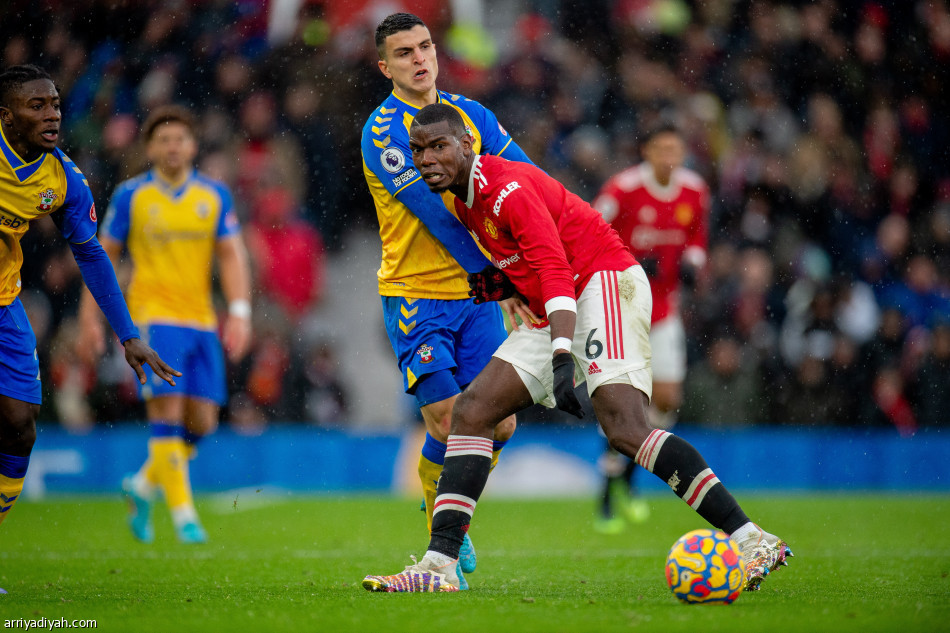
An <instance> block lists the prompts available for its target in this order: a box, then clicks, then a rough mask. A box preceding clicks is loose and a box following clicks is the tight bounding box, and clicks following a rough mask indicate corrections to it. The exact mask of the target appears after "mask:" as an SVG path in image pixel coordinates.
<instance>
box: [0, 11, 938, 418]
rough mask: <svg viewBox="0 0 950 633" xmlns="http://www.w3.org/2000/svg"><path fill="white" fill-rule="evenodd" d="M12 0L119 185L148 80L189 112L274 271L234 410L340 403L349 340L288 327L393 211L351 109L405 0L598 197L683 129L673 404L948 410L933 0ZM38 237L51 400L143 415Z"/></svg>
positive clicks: (20, 52)
mask: <svg viewBox="0 0 950 633" xmlns="http://www.w3.org/2000/svg"><path fill="white" fill-rule="evenodd" d="M5 5H6V6H5V9H3V10H2V11H3V12H5V13H6V16H5V18H4V19H0V42H3V49H2V51H0V54H2V63H3V65H4V66H7V65H11V64H18V63H27V62H32V63H37V64H39V65H41V66H44V67H45V68H47V69H48V70H49V71H50V73H51V74H52V75H53V77H54V79H55V80H56V82H57V84H58V85H59V87H60V90H61V94H62V95H63V99H64V100H63V112H64V121H63V143H62V145H63V149H64V150H65V151H66V152H67V153H68V154H69V155H70V156H71V157H72V158H73V159H74V160H75V161H76V163H78V164H79V166H80V167H81V168H82V169H83V171H84V173H85V174H86V176H87V178H88V180H89V183H90V185H91V186H92V189H93V193H94V194H95V197H96V200H97V203H98V204H99V206H100V208H104V207H105V205H106V202H107V201H108V199H109V197H110V195H111V192H112V190H113V188H114V187H115V186H116V185H117V184H118V183H119V182H121V181H122V180H123V179H125V178H128V177H130V176H132V175H135V174H137V173H139V172H141V171H142V170H143V169H145V168H146V163H145V160H144V156H143V152H142V149H141V146H140V144H139V142H138V137H137V133H138V126H139V123H140V122H141V121H142V120H143V119H144V117H145V116H146V114H147V113H148V112H149V110H150V109H151V108H153V107H155V106H156V105H159V104H164V103H169V102H177V103H182V104H185V105H188V106H190V107H192V108H193V109H194V110H195V112H196V113H197V114H198V116H199V118H200V122H201V139H200V140H201V149H202V151H201V155H200V158H199V167H200V169H201V170H203V171H205V172H206V173H208V174H209V175H211V176H212V177H215V178H218V179H221V180H223V181H225V182H226V183H228V184H229V185H230V186H231V188H232V190H233V192H234V194H235V200H236V201H237V204H238V213H239V217H240V219H241V221H242V223H243V225H244V228H245V236H246V239H247V242H248V247H249V250H250V252H251V256H252V261H253V265H254V271H255V323H254V326H255V343H254V347H253V350H252V352H251V354H250V355H249V357H248V358H247V359H245V361H243V362H242V363H241V364H240V365H238V366H233V367H230V370H229V376H230V383H229V385H230V389H231V394H232V397H231V402H230V403H229V405H228V407H227V408H226V409H225V412H224V416H225V420H226V421H229V422H231V423H232V424H234V425H235V426H237V427H239V428H246V429H259V428H263V426H265V425H266V424H268V423H272V422H274V421H299V422H306V423H311V424H318V425H325V426H343V425H346V423H347V396H346V394H347V386H346V385H345V384H341V380H340V378H339V377H338V373H337V372H335V371H334V368H335V364H336V362H337V361H336V358H337V355H338V354H339V349H338V348H337V344H336V343H335V342H334V341H332V340H327V339H325V338H323V339H321V338H319V337H314V338H312V339H311V340H307V341H304V342H303V343H301V340H300V338H299V336H298V337H295V335H296V332H298V328H299V326H300V324H301V323H302V322H303V321H304V320H306V318H307V316H308V314H311V313H312V312H313V311H314V310H315V309H317V308H318V306H319V304H320V302H322V301H328V300H332V297H330V298H328V297H326V296H325V293H324V292H323V288H324V286H323V283H324V265H325V262H326V258H327V257H333V256H334V254H336V253H338V252H339V251H340V249H343V248H344V247H345V242H346V237H347V235H348V234H349V233H350V232H351V231H353V230H355V229H372V228H374V227H375V226H376V219H375V210H374V209H373V205H372V201H371V199H370V198H369V196H368V194H367V192H366V187H365V183H364V181H363V176H362V168H361V158H360V152H359V138H360V130H361V128H362V125H363V123H364V121H365V120H366V117H367V116H368V114H369V113H370V112H371V111H372V109H373V108H375V107H376V106H377V105H378V103H379V102H380V101H381V100H382V99H383V98H384V97H385V96H386V95H387V94H388V93H389V91H390V90H391V84H390V83H389V82H388V81H387V80H386V79H385V78H384V77H383V76H382V75H381V74H380V73H379V71H378V70H377V68H376V60H377V55H376V50H375V47H374V45H373V30H374V28H375V25H376V24H377V23H378V22H379V20H381V19H382V18H383V17H385V15H387V14H388V13H390V12H393V11H396V10H408V11H412V12H414V13H416V14H418V15H420V17H422V18H423V19H424V20H425V21H426V22H427V24H428V25H429V27H430V30H431V31H432V33H433V38H434V40H435V41H436V43H437V45H438V46H439V63H440V76H439V80H438V85H439V87H440V88H441V89H443V90H448V91H450V92H460V93H462V94H464V95H466V96H468V97H470V98H473V99H476V100H479V101H481V102H482V103H484V104H485V105H487V106H488V107H489V108H491V109H493V110H494V111H495V113H496V114H497V115H498V118H499V120H500V121H502V122H503V124H504V126H505V127H506V129H507V130H508V131H509V132H511V133H512V135H513V136H514V138H515V139H516V140H517V141H518V143H519V144H520V145H521V146H522V148H523V149H524V150H525V151H526V152H527V154H528V155H529V156H530V157H531V158H532V159H533V160H535V161H536V162H537V163H538V164H539V165H540V166H541V167H543V168H544V169H546V170H547V171H548V172H549V173H551V174H552V175H554V176H555V177H557V178H558V179H560V180H561V181H562V182H564V183H565V185H566V186H567V187H568V188H569V189H571V190H572V191H574V192H576V193H578V194H579V195H580V196H581V197H583V198H584V199H586V200H588V201H591V200H593V198H594V197H595V196H596V194H597V192H598V190H599V188H600V186H601V185H602V184H603V182H604V181H605V180H606V179H607V178H608V177H609V176H611V175H612V174H614V173H616V172H617V171H620V170H621V169H623V168H625V167H627V166H629V165H631V164H633V163H636V162H639V157H638V153H637V152H638V149H637V145H638V143H637V139H638V133H640V132H642V130H644V129H645V128H647V127H649V126H651V125H653V124H655V123H656V122H658V121H660V120H673V121H675V123H676V124H677V125H678V126H679V128H680V129H681V130H682V131H683V133H684V135H685V138H686V139H687V142H688V146H689V158H688V162H687V166H688V167H690V168H692V169H694V170H695V171H697V172H698V173H699V174H700V175H702V176H703V178H705V179H706V181H707V182H708V184H709V185H710V187H711V190H712V192H713V211H712V218H711V221H710V261H709V265H708V267H707V268H706V269H705V270H704V271H703V272H702V274H700V275H699V277H698V279H697V280H696V283H695V285H693V286H692V288H690V289H689V290H688V291H687V293H686V296H685V297H684V298H683V308H684V319H685V321H686V326H687V332H688V346H689V360H690V368H689V371H688V375H687V378H686V382H685V389H686V399H685V405H684V407H683V409H682V410H681V412H680V415H679V419H680V420H681V421H684V422H696V423H701V424H707V425H712V426H722V427H735V426H742V425H748V424H793V425H851V426H882V427H894V428H896V429H897V430H898V431H899V432H901V433H902V434H911V433H913V432H914V431H915V430H916V429H917V428H920V427H928V426H931V427H932V426H939V425H945V424H946V423H947V421H948V413H947V412H950V389H948V388H947V385H950V157H948V150H947V148H948V146H950V89H948V86H950V11H948V8H947V4H946V2H945V1H944V0H868V1H864V0H854V1H849V0H812V1H806V0H798V1H793V0H786V1H769V0H755V1H752V0H694V1H689V0H524V1H522V2H508V1H506V0H497V1H495V0H485V1H484V2H483V3H464V2H460V3H449V2H440V1H439V0H428V1H422V0H420V1H418V2H410V1H408V0H407V1H398V0H390V1H386V2H382V1H373V0H350V1H346V2H338V1H333V0H323V1H314V0H309V1H304V2H302V3H301V6H300V7H299V11H298V12H297V20H296V21H293V20H291V21H290V26H289V28H283V29H278V28H275V25H274V21H273V20H271V21H270V24H269V10H268V9H269V8H270V9H275V8H276V6H277V3H275V2H273V0H271V2H259V1H252V0H236V1H224V0H177V1H175V0H160V1H132V0H71V1H69V2H66V1H65V0H62V1H49V2H45V3H40V2H35V1H33V0H7V2H6V3H5ZM271 5H273V6H271ZM466 5H468V8H465V7H466ZM472 7H475V8H476V9H477V10H475V11H474V13H473V10H472ZM453 9H454V10H453ZM479 11H480V12H481V13H479ZM10 16H15V17H14V19H7V18H10ZM473 16H474V19H473ZM479 19H481V20H482V23H481V24H479V21H478V20H479ZM23 246H24V251H25V253H26V265H25V266H24V269H23V279H24V287H25V290H24V292H23V301H24V304H26V305H27V307H28V311H29V313H30V317H31V320H32V322H33V326H34V329H35V330H36V333H37V337H38V339H39V341H40V343H39V346H40V353H41V357H42V366H43V372H44V385H45V386H46V389H47V393H46V397H45V400H46V404H45V405H44V411H43V415H42V416H41V419H42V420H47V421H50V420H59V421H60V422H61V423H63V424H66V425H67V426H70V427H74V428H83V427H85V426H88V425H90V424H93V423H94V421H95V422H99V423H102V422H109V421H116V420H126V419H135V418H136V417H141V416H140V414H139V412H140V409H138V408H137V407H138V406H139V405H138V404H137V403H136V398H135V387H134V384H133V383H132V382H131V374H130V372H128V368H127V367H125V366H124V361H122V359H121V358H115V357H107V358H106V359H104V360H103V362H101V363H99V364H98V365H97V366H96V367H89V366H84V365H83V363H82V361H81V359H80V355H79V354H78V353H77V347H78V346H79V345H81V342H80V341H77V340H76V336H75V334H76V326H75V320H74V316H75V309H76V305H77V303H78V295H79V290H80V287H81V286H80V284H81V279H80V277H79V273H78V269H77V267H76V266H75V264H74V262H73V260H72V257H71V255H70V253H69V250H68V248H67V247H66V245H65V244H64V243H63V242H62V240H61V239H60V238H59V237H58V234H57V232H56V230H55V228H54V227H53V225H52V223H48V222H46V223H43V222H41V223H38V224H37V225H36V226H34V227H32V229H31V231H30V232H28V233H27V235H26V237H25V239H24V242H23ZM288 271H293V274H288ZM380 327H382V324H381V323H380ZM393 371H395V368H394V369H393Z"/></svg>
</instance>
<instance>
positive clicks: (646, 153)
mask: <svg viewBox="0 0 950 633" xmlns="http://www.w3.org/2000/svg"><path fill="white" fill-rule="evenodd" d="M643 158H645V159H646V160H647V162H649V163H650V164H651V165H652V166H653V170H654V171H655V172H656V173H657V174H658V175H659V174H667V175H668V174H669V173H670V172H672V171H673V170H674V169H675V168H677V167H679V166H680V165H682V164H683V160H684V159H685V158H686V145H685V144H684V143H683V139H682V138H680V135H679V134H676V133H675V132H661V133H660V134H657V135H656V136H654V137H653V138H651V139H650V141H649V142H648V143H647V144H646V145H645V146H644V147H643Z"/></svg>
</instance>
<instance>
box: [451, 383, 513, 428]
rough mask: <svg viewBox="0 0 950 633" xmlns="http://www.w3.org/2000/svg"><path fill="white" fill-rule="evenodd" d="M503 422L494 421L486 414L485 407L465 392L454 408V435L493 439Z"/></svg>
mask: <svg viewBox="0 0 950 633" xmlns="http://www.w3.org/2000/svg"><path fill="white" fill-rule="evenodd" d="M500 421H501V420H493V419H491V418H490V416H487V415H486V414H485V405H484V403H482V402H479V401H478V400H477V399H475V398H472V397H470V396H468V395H467V392H465V391H463V392H462V393H461V395H459V397H458V399H456V401H455V406H454V407H452V430H451V433H452V434H453V435H478V436H481V437H491V433H492V432H493V430H494V428H495V426H496V425H497V424H498V423H499V422H500Z"/></svg>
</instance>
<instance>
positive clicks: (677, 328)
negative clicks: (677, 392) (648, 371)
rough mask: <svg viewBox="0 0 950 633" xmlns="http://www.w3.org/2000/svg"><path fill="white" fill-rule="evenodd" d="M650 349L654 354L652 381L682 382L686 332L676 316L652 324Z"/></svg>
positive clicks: (684, 365) (684, 367)
mask: <svg viewBox="0 0 950 633" xmlns="http://www.w3.org/2000/svg"><path fill="white" fill-rule="evenodd" d="M650 347H651V348H652V349H653V352H654V353H653V381H654V382H683V379H684V378H686V330H685V329H684V328H683V319H681V318H680V316H679V315H678V314H671V315H669V316H668V317H666V318H665V319H663V320H662V321H657V322H656V323H654V324H653V329H652V330H650Z"/></svg>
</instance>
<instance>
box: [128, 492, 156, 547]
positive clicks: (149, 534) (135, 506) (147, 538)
mask: <svg viewBox="0 0 950 633" xmlns="http://www.w3.org/2000/svg"><path fill="white" fill-rule="evenodd" d="M132 477H133V475H126V476H125V477H124V478H123V479H122V496H123V497H125V500H126V503H128V506H129V529H130V530H132V536H134V537H135V538H137V539H138V540H139V541H141V542H143V543H152V542H153V541H154V540H155V528H154V527H153V526H152V501H151V500H150V499H147V498H146V497H143V496H142V495H140V494H139V493H138V492H137V491H136V490H135V486H134V485H133V483H132Z"/></svg>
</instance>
